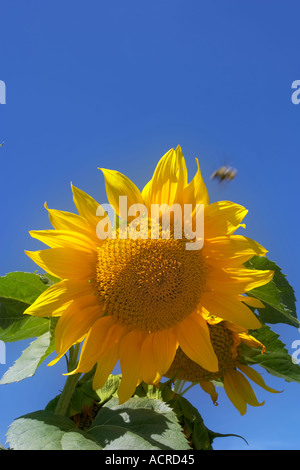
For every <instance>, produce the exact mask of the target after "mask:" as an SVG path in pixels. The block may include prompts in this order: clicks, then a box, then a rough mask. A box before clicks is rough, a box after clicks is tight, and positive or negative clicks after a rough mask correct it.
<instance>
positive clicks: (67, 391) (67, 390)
mask: <svg viewBox="0 0 300 470" xmlns="http://www.w3.org/2000/svg"><path fill="white" fill-rule="evenodd" d="M79 348H80V345H79V344H76V345H75V346H72V348H71V349H70V351H69V360H68V372H71V371H72V370H74V369H75V368H76V366H77V357H78V352H79ZM80 375H81V374H80V373H79V374H75V375H68V378H67V380H66V383H65V385H64V388H63V391H62V392H61V394H60V397H59V399H58V402H57V405H56V408H55V414H57V415H61V416H65V414H66V412H67V409H68V406H69V403H70V400H71V398H72V395H73V393H74V390H75V387H76V385H77V382H78V380H79V377H80Z"/></svg>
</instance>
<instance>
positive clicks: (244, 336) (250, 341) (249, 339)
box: [238, 333, 266, 354]
mask: <svg viewBox="0 0 300 470" xmlns="http://www.w3.org/2000/svg"><path fill="white" fill-rule="evenodd" d="M238 337H239V338H240V340H241V341H243V343H245V344H247V345H248V346H250V347H251V348H260V349H261V352H262V354H263V353H264V352H265V351H266V347H265V346H264V345H263V344H262V343H261V342H260V341H258V340H257V339H256V338H254V337H253V336H251V335H249V334H248V333H238Z"/></svg>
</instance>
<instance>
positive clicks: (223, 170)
mask: <svg viewBox="0 0 300 470" xmlns="http://www.w3.org/2000/svg"><path fill="white" fill-rule="evenodd" d="M236 174H237V170H236V169H235V168H232V167H230V166H221V167H220V168H219V169H218V170H216V171H214V172H213V174H212V175H211V177H210V178H211V179H212V180H214V179H218V180H219V183H222V182H223V181H225V180H227V181H231V180H233V179H234V178H235V177H236Z"/></svg>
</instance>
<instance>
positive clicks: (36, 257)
mask: <svg viewBox="0 0 300 470" xmlns="http://www.w3.org/2000/svg"><path fill="white" fill-rule="evenodd" d="M25 253H26V255H27V256H29V258H31V259H32V260H33V261H34V262H35V263H36V264H37V265H38V266H40V268H42V269H43V270H44V271H46V272H48V273H49V274H52V275H53V276H55V277H59V278H60V279H81V280H88V279H92V278H93V277H94V273H95V266H96V263H97V253H96V252H95V253H89V252H87V251H83V250H74V249H72V248H50V249H48V250H41V251H25Z"/></svg>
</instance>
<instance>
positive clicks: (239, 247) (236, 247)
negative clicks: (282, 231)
mask: <svg viewBox="0 0 300 470" xmlns="http://www.w3.org/2000/svg"><path fill="white" fill-rule="evenodd" d="M204 230H205V229H204ZM205 233H206V232H205ZM266 253H267V250H265V249H264V248H263V247H262V246H261V245H260V244H259V243H257V242H255V241H254V240H251V239H250V238H247V237H243V236H242V235H231V236H223V237H215V238H211V239H206V240H205V243H204V246H203V249H202V254H203V256H205V257H207V258H208V260H209V262H217V263H218V264H219V265H223V267H225V268H229V267H235V266H242V265H243V264H244V263H245V262H246V261H248V260H249V259H251V258H252V257H253V256H254V255H257V256H264V255H265V254H266Z"/></svg>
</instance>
